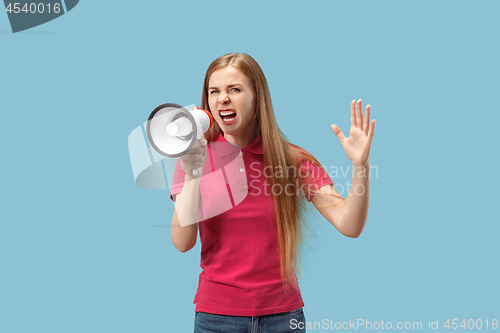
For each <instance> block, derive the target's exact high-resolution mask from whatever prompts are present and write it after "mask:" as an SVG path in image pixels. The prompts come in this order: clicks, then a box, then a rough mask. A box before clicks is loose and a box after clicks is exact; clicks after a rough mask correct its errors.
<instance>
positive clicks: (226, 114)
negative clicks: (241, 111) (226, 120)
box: [219, 111, 236, 116]
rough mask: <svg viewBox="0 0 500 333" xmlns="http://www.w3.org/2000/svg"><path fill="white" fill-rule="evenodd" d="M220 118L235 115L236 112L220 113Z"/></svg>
mask: <svg viewBox="0 0 500 333" xmlns="http://www.w3.org/2000/svg"><path fill="white" fill-rule="evenodd" d="M219 114H220V115H221V116H229V115H231V114H236V112H233V111H222V112H220V113H219Z"/></svg>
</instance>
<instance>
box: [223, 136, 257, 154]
mask: <svg viewBox="0 0 500 333" xmlns="http://www.w3.org/2000/svg"><path fill="white" fill-rule="evenodd" d="M214 142H226V143H227V144H215V145H214V148H215V149H216V150H217V153H219V155H220V156H226V155H229V154H233V153H235V152H238V151H239V150H240V148H239V147H238V146H235V145H233V144H232V143H230V142H228V141H227V140H226V139H225V138H224V136H223V135H222V132H221V133H219V137H218V138H217V139H216V140H215V141H214ZM241 151H243V152H250V153H252V154H255V155H263V154H264V148H263V147H262V135H259V136H258V137H257V139H255V140H254V141H253V142H252V143H250V144H249V145H248V146H246V147H244V148H241Z"/></svg>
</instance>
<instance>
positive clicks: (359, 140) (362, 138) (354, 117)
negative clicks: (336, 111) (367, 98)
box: [332, 99, 375, 166]
mask: <svg viewBox="0 0 500 333" xmlns="http://www.w3.org/2000/svg"><path fill="white" fill-rule="evenodd" d="M357 104H358V105H357V107H356V100H353V101H352V102H351V130H350V131H349V137H348V138H346V137H345V136H344V134H343V133H342V131H341V130H340V128H339V127H338V126H337V125H335V124H332V130H333V133H335V135H336V136H337V138H339V140H340V143H341V144H342V147H343V148H344V152H345V154H346V155H347V158H349V159H350V160H351V162H352V163H353V165H356V166H363V165H367V164H368V163H370V149H371V144H372V139H373V132H374V131H375V119H373V120H372V121H371V122H370V105H367V106H366V111H365V116H364V117H363V109H362V108H361V99H359V100H358V103H357Z"/></svg>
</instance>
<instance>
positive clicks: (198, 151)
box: [188, 147, 204, 154]
mask: <svg viewBox="0 0 500 333" xmlns="http://www.w3.org/2000/svg"><path fill="white" fill-rule="evenodd" d="M203 152H204V150H203V148H202V147H193V148H191V150H190V151H189V152H188V154H203Z"/></svg>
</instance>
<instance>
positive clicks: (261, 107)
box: [171, 54, 375, 333]
mask: <svg viewBox="0 0 500 333" xmlns="http://www.w3.org/2000/svg"><path fill="white" fill-rule="evenodd" d="M201 108H202V109H205V110H208V111H210V112H211V114H212V116H213V118H214V120H215V121H214V123H213V126H212V127H211V129H210V130H209V131H208V132H207V133H206V134H205V139H204V140H201V141H200V142H199V143H198V144H197V145H196V146H195V147H194V148H193V149H192V150H191V151H190V152H189V153H188V154H186V155H184V156H183V157H181V158H179V162H178V164H177V168H176V172H175V176H174V182H173V186H172V188H171V197H172V199H173V200H175V202H176V207H175V212H174V216H173V218H172V229H171V238H172V242H173V244H174V246H175V247H176V248H177V249H178V250H180V251H182V252H185V251H188V250H190V249H191V248H192V247H193V246H194V245H195V243H196V238H197V234H198V230H199V232H200V239H201V242H202V251H201V267H202V269H203V272H202V273H201V274H200V278H199V285H198V290H197V293H196V297H195V301H194V303H196V304H197V306H196V314H195V332H261V331H266V332H275V333H279V332H305V327H304V325H305V317H304V314H303V311H302V307H303V306H304V303H303V301H302V297H301V295H300V289H299V287H298V283H297V278H296V274H295V271H296V269H297V268H298V266H299V265H298V262H299V253H300V248H301V245H302V238H303V233H304V231H303V228H304V227H305V225H304V215H303V208H304V204H305V201H304V200H307V201H310V202H312V203H313V205H314V206H315V207H316V208H317V210H318V211H319V212H320V213H321V214H322V215H323V216H324V217H325V218H326V219H327V220H328V221H329V222H330V223H331V224H332V225H333V226H335V227H336V228H337V229H338V230H339V231H340V232H341V233H342V234H344V235H346V236H348V237H358V236H359V235H360V233H361V231H362V230H363V228H364V225H365V222H366V218H367V214H368V185H369V177H368V173H369V167H370V164H369V155H370V146H371V141H372V138H373V132H374V126H375V121H374V120H373V121H372V122H371V123H370V122H369V118H370V107H369V106H367V108H366V112H365V116H364V117H363V114H362V109H361V100H359V101H358V104H357V108H356V105H355V101H353V102H352V103H351V131H350V135H349V138H346V137H345V136H344V135H343V133H342V131H341V130H340V129H339V128H338V127H337V126H336V125H332V130H333V131H334V133H335V134H336V135H337V137H338V138H339V140H340V142H341V144H342V146H343V147H344V151H345V153H346V155H347V157H348V158H349V159H350V160H351V161H352V163H353V182H352V188H351V191H350V193H349V195H348V197H347V199H344V198H342V196H341V195H340V194H339V193H338V192H337V191H336V190H335V187H334V186H333V182H332V181H331V179H330V177H328V175H327V174H326V173H325V171H324V170H323V169H322V167H321V165H320V164H319V162H318V161H317V160H316V159H315V158H314V157H313V156H312V155H310V154H309V153H307V152H306V151H305V150H303V149H301V148H299V147H297V146H295V145H292V144H291V143H289V142H288V140H287V139H286V137H285V136H284V135H283V133H282V132H281V131H280V130H279V128H278V126H277V123H276V120H275V118H274V112H273V108H272V104H271V97H270V94H269V89H268V86H267V81H266V78H265V76H264V74H263V72H262V70H261V68H260V67H259V65H258V64H257V62H255V60H254V59H253V58H252V57H250V56H249V55H247V54H226V55H224V56H222V57H220V58H218V59H216V60H215V61H214V62H212V64H211V65H210V66H209V68H208V69H207V73H206V76H205V81H204V84H203V94H202V103H201ZM355 109H356V110H355ZM217 144H226V145H229V146H230V148H228V149H226V148H224V149H221V148H217ZM231 147H232V148H234V149H233V150H231ZM207 156H208V160H210V162H207ZM234 156H241V158H242V160H243V162H241V163H242V164H241V168H239V170H240V171H242V172H243V171H245V172H246V176H245V177H246V179H245V180H246V181H247V183H246V184H248V186H247V187H245V190H246V191H247V193H246V196H245V197H244V199H243V200H241V202H238V203H237V204H235V200H236V199H235V198H236V196H232V195H231V194H230V195H229V196H230V199H231V203H232V204H233V208H231V209H229V210H227V211H226V212H224V213H222V214H219V215H215V216H212V215H211V216H212V217H209V218H207V219H203V217H202V218H200V215H201V216H203V212H206V211H207V209H209V206H212V205H216V204H217V202H218V201H220V200H222V197H223V192H221V191H220V188H221V187H220V186H213V185H211V184H208V183H207V182H205V183H204V179H203V177H201V178H199V177H196V176H193V175H192V172H191V170H193V169H195V168H198V167H203V175H204V176H207V177H208V176H210V175H215V174H216V172H217V171H218V170H222V169H226V170H227V168H228V165H230V163H229V164H228V161H229V160H228V159H227V158H229V159H234ZM224 159H226V160H224ZM205 162H207V163H205ZM226 172H227V171H226ZM235 177H238V173H237V171H236V176H235ZM241 177H242V176H240V178H241ZM230 178H231V179H232V178H234V177H233V176H228V175H226V174H224V178H223V179H225V180H226V183H227V190H228V191H229V192H231V191H230V190H231V186H230V185H229V183H230V182H228V181H227V180H228V179H230ZM207 179H208V178H207ZM221 179H222V178H221ZM240 180H241V179H240ZM240 180H237V181H240ZM240 185H241V184H240ZM240 187H241V186H240ZM224 190H226V189H225V188H224ZM217 191H219V192H217ZM233 192H234V191H233ZM236 192H237V190H236ZM236 195H237V193H236ZM200 198H201V199H200ZM276 207H278V208H279V209H276ZM198 221H202V222H200V223H196V222H198ZM181 222H182V223H181ZM181 225H182V227H181Z"/></svg>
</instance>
